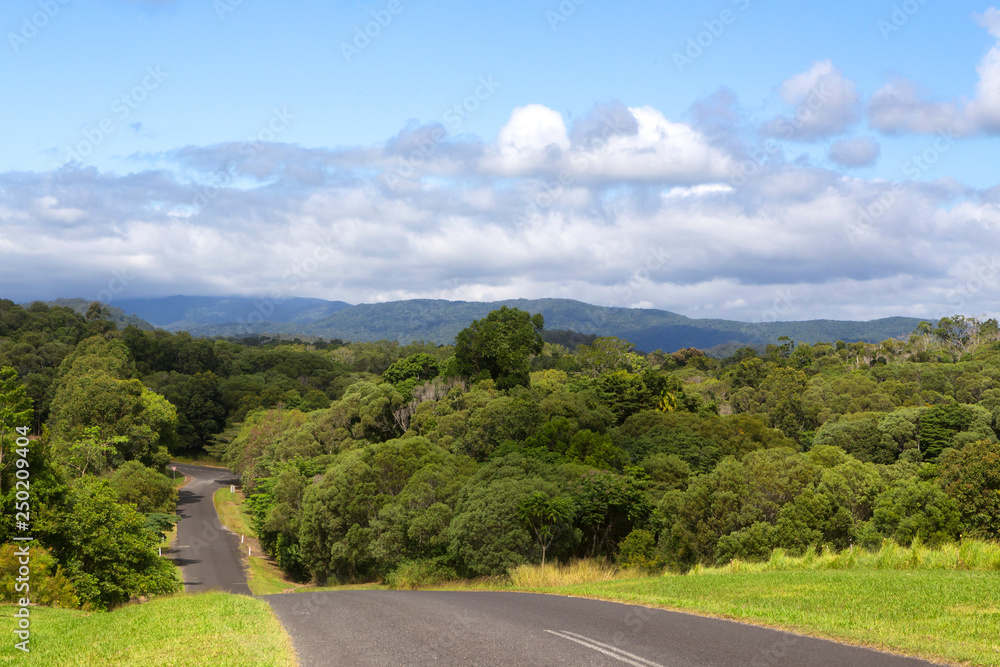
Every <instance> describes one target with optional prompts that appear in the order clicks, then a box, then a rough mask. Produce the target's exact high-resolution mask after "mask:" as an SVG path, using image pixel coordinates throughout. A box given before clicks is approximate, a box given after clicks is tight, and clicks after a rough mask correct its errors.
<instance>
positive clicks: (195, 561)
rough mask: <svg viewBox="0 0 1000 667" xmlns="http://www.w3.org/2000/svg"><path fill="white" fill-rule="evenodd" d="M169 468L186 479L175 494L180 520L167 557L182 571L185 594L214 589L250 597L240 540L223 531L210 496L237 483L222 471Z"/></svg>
mask: <svg viewBox="0 0 1000 667" xmlns="http://www.w3.org/2000/svg"><path fill="white" fill-rule="evenodd" d="M171 465H175V466H177V472H180V473H184V474H185V475H187V476H188V478H189V479H188V482H187V483H186V484H185V485H184V486H183V487H181V489H180V491H179V492H178V493H179V501H178V503H177V512H178V514H180V515H181V520H180V522H179V523H178V524H177V539H176V541H175V542H174V545H175V546H174V547H173V549H171V553H170V557H171V559H172V560H173V561H174V562H175V563H176V564H177V565H179V566H180V568H181V573H182V574H183V576H184V590H185V591H186V592H188V593H198V592H201V591H207V590H210V589H215V590H223V591H229V592H230V593H242V594H243V595H251V592H250V587H249V586H247V577H246V573H245V572H244V571H243V564H242V561H241V560H240V539H239V538H238V537H236V535H234V534H233V533H231V532H230V531H228V530H226V529H225V528H223V527H222V523H221V522H220V521H219V515H218V513H217V512H216V511H215V504H214V503H213V502H212V494H214V493H215V492H216V491H217V490H218V489H220V488H222V487H224V486H229V485H230V484H238V483H239V479H237V477H236V475H234V474H233V473H231V472H230V471H228V470H226V469H225V468H208V467H206V466H193V465H185V464H183V463H173V464H171Z"/></svg>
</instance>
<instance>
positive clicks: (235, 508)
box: [212, 487, 257, 537]
mask: <svg viewBox="0 0 1000 667" xmlns="http://www.w3.org/2000/svg"><path fill="white" fill-rule="evenodd" d="M212 500H213V501H214V502H215V511H216V512H217V513H218V514H219V521H221V522H222V525H223V526H226V527H227V528H229V529H230V530H231V531H233V532H234V533H236V534H237V535H248V536H250V537H257V534H256V533H255V532H253V529H252V528H251V527H250V515H248V514H247V512H246V510H244V509H243V493H242V492H241V491H239V490H237V491H236V493H230V491H229V488H228V487H222V488H221V489H219V490H218V491H216V492H215V495H214V496H213V497H212Z"/></svg>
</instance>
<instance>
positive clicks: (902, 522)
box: [865, 477, 960, 547]
mask: <svg viewBox="0 0 1000 667" xmlns="http://www.w3.org/2000/svg"><path fill="white" fill-rule="evenodd" d="M959 520H960V517H959V508H958V503H956V502H955V500H954V499H953V498H952V497H951V496H949V495H947V494H946V493H945V492H944V491H942V490H941V487H940V486H938V485H937V484H935V483H932V482H924V481H921V480H919V479H917V478H913V477H911V478H908V479H904V480H902V481H900V482H899V483H897V484H895V485H894V486H893V487H892V488H890V489H889V490H887V491H886V492H885V493H883V494H882V495H880V496H879V498H878V502H877V503H876V504H875V512H874V514H873V516H872V520H871V526H870V528H871V529H874V530H875V531H877V533H878V534H880V535H882V536H884V537H891V538H892V539H894V540H896V542H897V543H899V544H901V545H903V546H905V547H908V546H910V543H911V542H913V540H914V539H915V538H917V537H919V538H920V539H921V541H923V542H924V543H925V544H928V545H930V546H936V545H939V544H941V543H942V542H947V541H948V540H953V539H955V537H956V536H957V535H958V532H959ZM865 541H867V542H871V541H872V540H871V539H870V538H868V539H866V540H865Z"/></svg>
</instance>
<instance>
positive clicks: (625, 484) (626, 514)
mask: <svg viewBox="0 0 1000 667" xmlns="http://www.w3.org/2000/svg"><path fill="white" fill-rule="evenodd" d="M644 477H645V475H644V474H643V473H642V472H641V470H640V469H638V468H628V469H626V471H625V474H623V475H622V474H617V473H613V472H604V471H601V472H598V471H593V472H590V473H587V474H586V475H583V476H582V477H580V478H579V479H578V480H576V481H575V483H573V484H572V485H571V486H570V492H571V494H572V497H573V500H574V504H575V505H576V507H577V513H576V520H577V522H578V523H579V524H580V526H581V528H582V529H583V531H584V539H585V540H586V538H588V537H589V538H590V539H589V542H590V547H589V549H587V556H589V557H591V558H594V557H596V556H598V555H604V554H605V553H611V552H613V551H614V550H615V548H616V546H617V544H618V541H619V540H621V539H623V538H624V537H625V536H626V535H628V534H629V533H631V532H632V530H633V529H634V528H638V527H640V525H641V524H642V523H643V522H644V521H646V519H647V518H648V517H649V515H650V514H651V513H652V509H653V508H652V505H651V503H650V499H649V495H648V494H647V493H646V480H645V479H644ZM605 549H606V550H607V551H606V552H605Z"/></svg>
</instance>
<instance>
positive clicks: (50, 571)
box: [0, 544, 80, 609]
mask: <svg viewBox="0 0 1000 667" xmlns="http://www.w3.org/2000/svg"><path fill="white" fill-rule="evenodd" d="M19 546H21V545H17V544H4V545H3V546H2V547H0V601H3V602H14V603H16V602H17V601H18V600H20V599H21V598H28V599H30V600H31V601H32V602H33V603H35V604H40V605H45V606H47V607H63V608H66V609H72V608H75V607H79V606H80V600H79V598H77V596H76V593H75V592H74V590H73V582H72V581H70V579H69V577H68V576H66V571H65V570H63V569H62V568H61V567H59V565H58V564H57V563H56V559H55V557H54V556H53V555H52V553H51V552H50V551H49V550H48V549H43V548H40V547H39V546H38V545H37V544H32V545H31V550H30V558H31V561H30V567H31V580H30V581H29V582H27V583H28V585H29V588H28V590H20V591H19V590H17V588H16V586H17V585H18V584H19V583H24V582H18V581H17V577H18V572H17V571H18V568H19V567H21V565H22V563H21V562H20V558H23V556H19V555H18V554H17V550H18V547H19Z"/></svg>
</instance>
